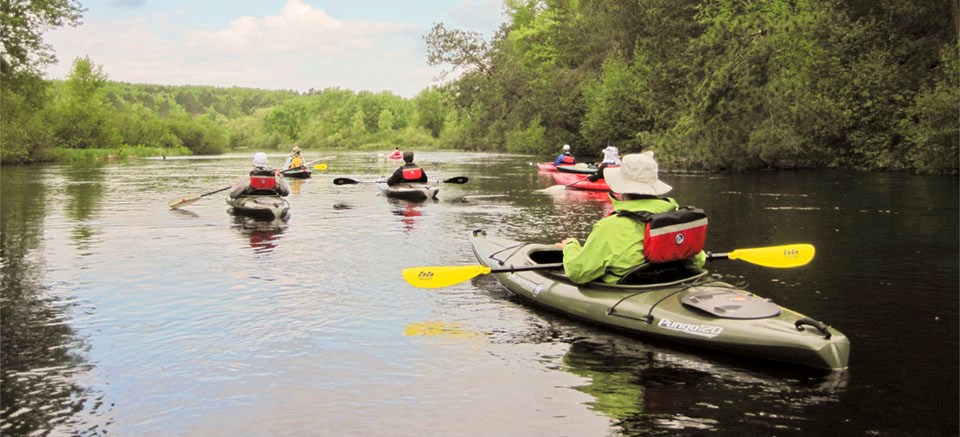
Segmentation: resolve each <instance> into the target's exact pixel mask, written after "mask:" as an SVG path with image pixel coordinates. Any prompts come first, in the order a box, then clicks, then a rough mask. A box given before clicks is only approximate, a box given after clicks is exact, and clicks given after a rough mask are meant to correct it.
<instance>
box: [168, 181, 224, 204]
mask: <svg viewBox="0 0 960 437" xmlns="http://www.w3.org/2000/svg"><path fill="white" fill-rule="evenodd" d="M230 188H233V185H228V186H226V187H223V188H220V189H219V190H213V191H211V192H209V193H203V194H188V195H186V196H181V197H178V198H176V199H173V200H171V201H169V202H167V206H169V207H170V209H177V208H180V207H184V206H187V205H190V204H192V203H194V202H196V201H198V200H200V199H201V198H204V197H207V196H209V195H211V194H217V193H219V192H221V191H227V190H229V189H230Z"/></svg>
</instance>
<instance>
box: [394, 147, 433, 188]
mask: <svg viewBox="0 0 960 437" xmlns="http://www.w3.org/2000/svg"><path fill="white" fill-rule="evenodd" d="M427 180H428V179H427V172H425V171H423V169H422V168H420V166H418V165H417V164H414V163H413V152H411V151H409V150H407V151H406V152H403V165H401V166H400V167H399V168H397V170H396V171H394V172H393V175H391V176H390V178H389V179H387V185H389V186H391V187H392V186H394V185H397V184H403V183H412V182H420V183H425V182H427Z"/></svg>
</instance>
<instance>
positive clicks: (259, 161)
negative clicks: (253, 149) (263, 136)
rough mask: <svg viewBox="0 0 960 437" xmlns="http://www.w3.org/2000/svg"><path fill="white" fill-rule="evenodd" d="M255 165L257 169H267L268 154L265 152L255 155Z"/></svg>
mask: <svg viewBox="0 0 960 437" xmlns="http://www.w3.org/2000/svg"><path fill="white" fill-rule="evenodd" d="M253 165H255V166H257V167H265V166H266V165H267V154H266V153H263V152H257V153H254V154H253Z"/></svg>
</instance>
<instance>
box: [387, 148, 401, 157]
mask: <svg viewBox="0 0 960 437" xmlns="http://www.w3.org/2000/svg"><path fill="white" fill-rule="evenodd" d="M401 157H403V154H402V153H400V148H399V147H394V148H393V153H391V154H390V156H389V158H390V159H400V158H401Z"/></svg>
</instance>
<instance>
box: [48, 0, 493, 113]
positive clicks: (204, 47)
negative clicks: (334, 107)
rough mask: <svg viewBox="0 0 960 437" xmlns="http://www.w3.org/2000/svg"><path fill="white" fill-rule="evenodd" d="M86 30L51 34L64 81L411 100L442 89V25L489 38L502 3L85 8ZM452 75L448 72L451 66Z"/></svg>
mask: <svg viewBox="0 0 960 437" xmlns="http://www.w3.org/2000/svg"><path fill="white" fill-rule="evenodd" d="M80 2H81V4H82V6H83V8H84V9H86V11H85V12H84V13H83V19H82V24H81V25H79V26H77V27H63V28H58V29H54V30H51V31H48V32H47V33H46V34H45V35H44V40H45V41H46V42H47V43H48V44H50V45H51V46H52V47H53V50H54V52H55V53H56V56H57V59H58V62H57V63H56V64H54V65H51V66H49V67H48V68H47V69H46V77H47V78H48V79H64V78H66V76H67V73H69V71H70V69H71V67H72V64H73V61H74V59H77V58H82V57H85V56H88V57H89V58H90V60H91V61H92V62H93V63H94V64H95V65H99V66H102V67H103V71H104V72H105V73H106V74H107V76H108V78H109V80H112V81H118V82H129V83H146V84H160V85H213V86H220V87H230V86H239V87H250V88H262V89H286V90H294V91H301V92H302V91H307V90H309V89H311V88H313V89H317V90H320V89H324V88H330V87H336V88H341V89H348V90H353V91H372V92H381V91H390V92H392V93H393V94H396V95H399V96H403V97H413V96H415V95H416V94H417V93H419V92H420V91H421V90H423V89H424V88H427V87H429V86H430V85H434V84H437V83H439V82H438V80H439V76H440V73H441V72H442V71H443V70H444V68H443V67H442V66H437V67H431V66H429V65H427V57H426V50H427V47H426V43H425V41H424V37H425V36H426V35H427V33H429V31H430V29H431V28H432V27H433V25H434V24H436V23H444V25H445V26H446V27H447V28H449V29H461V30H470V31H477V32H480V33H481V34H483V35H484V37H485V38H487V39H490V38H491V37H492V36H493V33H494V32H495V31H496V30H497V28H498V27H499V26H500V24H501V23H502V22H504V21H505V17H504V16H503V5H502V1H501V0H80ZM447 69H449V66H448V67H447Z"/></svg>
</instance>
